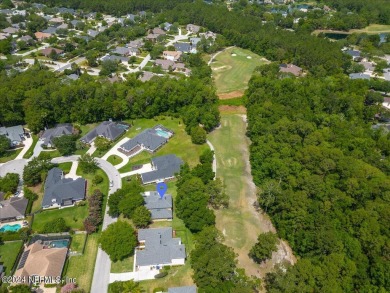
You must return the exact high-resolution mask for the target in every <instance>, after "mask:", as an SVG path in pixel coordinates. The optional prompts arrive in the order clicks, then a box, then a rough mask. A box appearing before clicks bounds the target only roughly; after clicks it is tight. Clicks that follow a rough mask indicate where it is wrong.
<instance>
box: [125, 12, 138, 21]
mask: <svg viewBox="0 0 390 293" xmlns="http://www.w3.org/2000/svg"><path fill="white" fill-rule="evenodd" d="M126 18H127V19H128V20H130V21H132V22H135V18H136V15H134V14H131V13H129V14H128V15H126Z"/></svg>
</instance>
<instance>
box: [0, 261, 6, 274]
mask: <svg viewBox="0 0 390 293" xmlns="http://www.w3.org/2000/svg"><path fill="white" fill-rule="evenodd" d="M4 274H5V268H4V264H3V263H0V278H2V277H4Z"/></svg>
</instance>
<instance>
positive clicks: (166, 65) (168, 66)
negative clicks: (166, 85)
mask: <svg viewBox="0 0 390 293" xmlns="http://www.w3.org/2000/svg"><path fill="white" fill-rule="evenodd" d="M154 65H156V66H160V67H161V69H163V70H172V71H173V70H174V67H175V62H174V61H172V60H164V59H156V61H155V62H154Z"/></svg>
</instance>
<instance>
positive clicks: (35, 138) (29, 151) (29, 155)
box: [23, 134, 38, 159]
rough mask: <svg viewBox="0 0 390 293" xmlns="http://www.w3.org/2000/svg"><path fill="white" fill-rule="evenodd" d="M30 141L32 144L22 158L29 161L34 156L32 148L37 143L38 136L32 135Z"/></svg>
mask: <svg viewBox="0 0 390 293" xmlns="http://www.w3.org/2000/svg"><path fill="white" fill-rule="evenodd" d="M32 139H33V144H32V145H31V146H30V148H29V149H28V151H27V152H26V153H25V154H24V156H23V158H24V159H29V158H31V156H32V155H33V154H34V148H35V146H36V144H37V142H38V136H37V135H35V134H32Z"/></svg>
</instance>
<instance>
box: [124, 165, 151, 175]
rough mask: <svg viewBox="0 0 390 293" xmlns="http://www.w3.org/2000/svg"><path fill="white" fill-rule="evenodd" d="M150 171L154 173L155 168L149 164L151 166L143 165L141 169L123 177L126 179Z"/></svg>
mask: <svg viewBox="0 0 390 293" xmlns="http://www.w3.org/2000/svg"><path fill="white" fill-rule="evenodd" d="M150 171H153V168H152V164H150V163H149V164H145V165H142V168H141V169H138V170H134V171H130V172H127V173H122V174H121V177H122V178H124V177H128V176H132V175H135V174H143V173H146V172H150Z"/></svg>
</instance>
